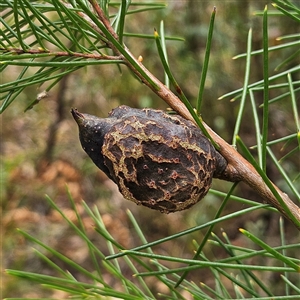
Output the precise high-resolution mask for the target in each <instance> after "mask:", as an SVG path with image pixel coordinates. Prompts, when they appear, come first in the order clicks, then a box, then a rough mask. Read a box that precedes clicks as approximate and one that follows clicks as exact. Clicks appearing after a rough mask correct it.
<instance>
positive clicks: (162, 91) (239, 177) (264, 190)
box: [89, 0, 300, 230]
mask: <svg viewBox="0 0 300 300" xmlns="http://www.w3.org/2000/svg"><path fill="white" fill-rule="evenodd" d="M89 2H90V3H91V4H92V6H93V8H94V10H95V11H96V13H97V15H98V17H99V19H100V20H101V22H102V23H103V24H104V26H105V27H106V28H107V30H108V31H109V32H110V34H111V35H112V36H113V37H114V38H115V39H116V40H118V36H117V34H116V33H115V31H114V30H113V28H112V27H111V25H110V23H109V20H107V18H106V17H105V15H104V13H103V11H102V10H101V8H100V7H99V5H98V4H97V2H96V1H95V0H89ZM111 49H112V50H113V51H114V52H115V53H116V54H117V55H120V53H119V51H115V47H111ZM123 49H124V51H126V53H127V55H128V56H130V58H131V59H133V60H134V62H135V64H136V65H138V66H139V67H140V69H141V70H142V71H143V73H144V74H146V75H147V76H148V78H150V79H151V80H152V83H150V82H149V81H148V80H147V78H145V76H143V75H142V72H141V71H139V70H138V69H137V68H136V67H135V66H134V65H133V64H132V63H131V62H130V61H128V60H127V59H126V58H125V57H124V56H122V59H123V60H124V63H125V64H126V65H127V66H128V68H129V69H131V71H132V72H134V73H135V74H136V75H137V77H139V78H140V80H141V81H142V82H143V83H144V84H145V85H147V86H148V87H149V88H150V89H151V90H152V91H153V92H154V93H156V94H157V95H158V96H159V97H160V98H161V99H162V100H164V101H165V102H166V103H167V104H168V105H169V106H170V107H171V108H172V109H173V110H175V111H176V112H177V113H178V114H179V115H181V116H182V117H184V118H186V119H188V120H191V121H193V122H195V121H194V119H193V117H192V116H191V114H190V113H189V111H188V109H187V108H186V106H185V105H184V104H183V103H182V102H181V100H180V99H179V98H178V97H177V96H176V95H175V94H174V93H173V92H172V91H171V90H169V89H168V88H167V87H166V86H165V85H164V84H163V83H162V82H160V81H159V80H158V79H157V78H156V77H155V76H154V75H153V74H152V73H151V72H150V71H149V70H148V69H147V68H146V67H145V66H144V65H143V64H142V63H141V62H140V61H139V60H138V59H137V58H135V57H134V56H133V54H132V53H131V52H130V51H129V49H128V48H127V47H126V46H124V48H123ZM153 83H154V85H153ZM203 124H204V126H205V128H206V129H207V131H208V133H209V135H210V136H211V137H212V138H213V139H214V140H215V142H216V143H217V144H218V145H219V147H220V149H219V152H220V153H221V154H222V155H223V157H224V158H225V159H226V160H227V162H228V166H227V168H226V170H225V175H224V176H223V177H222V179H225V180H229V181H233V182H236V181H243V182H245V183H246V184H248V185H249V186H250V187H251V188H253V189H254V190H255V191H256V192H257V193H258V194H259V195H260V197H261V198H262V199H263V201H265V202H266V203H268V204H270V205H272V206H274V207H275V208H277V209H278V211H280V212H281V213H282V214H283V215H284V216H285V217H286V218H287V219H289V220H290V221H291V222H293V223H294V225H295V226H296V227H297V228H298V229H299V230H300V225H299V224H300V208H299V207H298V206H297V205H296V204H295V203H294V202H293V201H292V200H291V199H290V198H289V197H288V195H287V194H285V193H283V192H282V191H281V190H280V189H279V188H278V187H277V186H276V185H274V184H273V186H274V187H275V189H276V191H277V192H278V194H279V195H280V197H281V198H282V200H283V201H284V203H285V205H286V206H287V207H288V209H289V210H290V212H291V213H292V215H293V218H294V219H292V218H290V216H289V215H288V214H287V213H286V211H285V209H284V208H283V207H282V206H281V204H280V203H279V201H278V200H277V199H276V197H275V196H274V194H273V193H272V192H271V190H270V189H269V188H268V186H267V185H266V183H265V182H264V180H263V179H262V177H261V176H260V175H259V173H258V172H257V171H256V170H255V168H254V167H253V166H252V165H251V164H250V163H249V162H248V161H247V160H246V159H245V158H244V157H243V156H242V155H241V154H239V153H238V152H237V151H236V150H235V148H233V147H232V146H231V145H230V144H228V143H227V142H226V141H225V140H223V139H222V138H221V137H220V136H219V135H218V134H217V133H215V132H214V131H213V130H212V129H211V128H210V127H209V126H208V125H207V124H205V123H204V122H203Z"/></svg>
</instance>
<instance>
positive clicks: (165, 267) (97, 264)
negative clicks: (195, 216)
mask: <svg viewBox="0 0 300 300" xmlns="http://www.w3.org/2000/svg"><path fill="white" fill-rule="evenodd" d="M239 200H240V201H241V202H243V199H239ZM47 201H48V202H49V204H50V205H51V207H52V208H53V209H55V210H56V211H57V212H59V214H60V215H61V216H62V218H63V219H64V220H65V222H67V223H68V226H70V228H72V230H73V231H74V232H75V233H76V235H78V236H79V237H80V238H81V239H82V240H83V241H84V243H85V247H86V248H87V249H88V251H89V258H90V260H91V263H92V265H91V266H92V267H91V268H89V269H86V268H84V267H82V266H81V265H80V264H79V263H77V262H76V261H75V260H73V259H72V258H68V257H66V256H65V255H63V254H61V253H59V252H58V251H56V250H55V249H53V248H51V247H49V246H47V245H46V244H44V243H43V242H42V241H40V240H38V239H36V238H34V237H33V236H31V235H29V234H28V233H26V232H24V231H22V230H19V232H20V233H21V234H22V235H23V236H24V237H25V238H26V239H28V240H29V241H31V242H33V243H34V244H36V247H37V246H38V247H39V248H40V250H37V249H35V252H36V255H37V256H38V257H39V258H40V259H41V260H43V261H44V262H45V263H46V264H47V265H48V266H49V267H50V268H51V269H53V270H54V271H55V273H56V274H57V275H56V276H49V275H43V274H37V273H31V272H26V271H17V270H7V273H8V274H11V275H14V276H18V277H21V278H23V279H26V280H29V281H30V282H37V283H39V284H42V285H43V286H44V287H46V288H50V289H56V290H60V291H64V292H65V293H67V294H69V295H70V296H73V297H75V298H76V299H77V298H78V299H83V298H87V297H88V298H91V299H106V298H108V299H109V298H110V297H114V298H116V299H157V295H154V294H153V293H152V292H151V290H150V289H149V288H148V285H147V278H149V277H154V278H155V279H156V281H157V282H156V284H161V285H163V286H165V287H166V289H165V291H166V294H165V295H163V294H160V295H158V296H159V297H162V298H165V297H166V298H169V299H185V298H186V296H184V295H185V294H184V293H183V292H184V291H185V292H187V293H188V294H190V295H191V296H193V297H194V298H195V299H215V297H217V298H218V299H241V297H242V294H243V293H245V292H246V293H247V294H248V295H249V297H250V298H251V297H255V298H256V299H279V298H278V297H276V296H275V295H274V293H273V291H272V286H266V285H265V284H264V283H263V281H262V280H261V278H260V277H259V276H257V275H256V272H259V273H258V274H260V272H261V273H264V272H284V274H285V275H284V276H283V275H282V280H283V281H284V282H285V284H286V286H287V287H288V289H289V290H290V292H289V294H290V295H289V296H288V295H287V297H286V298H285V297H284V298H282V296H281V298H280V299H297V297H298V296H299V288H297V287H296V285H295V284H293V283H292V282H291V281H290V280H289V279H288V278H289V277H290V276H293V274H297V273H298V272H299V262H300V260H299V259H296V258H293V257H290V256H288V255H286V253H285V252H286V251H288V250H291V249H299V245H298V244H294V245H293V244H291V245H285V244H284V235H282V239H283V240H282V243H283V245H282V246H278V247H275V248H274V247H270V246H269V245H267V244H266V243H264V242H263V241H261V240H260V239H259V238H257V237H255V236H254V235H253V234H251V233H250V232H248V231H246V230H243V229H241V232H242V233H243V234H245V235H246V236H247V237H248V238H249V239H251V240H252V241H253V242H254V244H256V245H257V246H259V248H261V249H262V250H259V251H257V250H255V248H254V249H251V248H249V247H239V246H235V245H233V244H232V243H231V241H230V239H229V237H228V236H227V235H226V232H225V231H224V232H223V238H221V237H219V236H217V235H216V234H214V233H212V232H211V230H212V228H213V225H214V224H217V223H219V222H222V221H224V220H230V219H232V218H234V217H236V216H237V215H244V214H246V213H247V212H249V211H253V210H257V209H260V208H262V207H266V205H264V204H257V203H254V202H253V203H252V207H250V208H248V209H243V210H240V211H238V212H235V213H232V214H228V215H226V216H223V217H218V216H219V215H220V213H218V214H217V216H216V218H215V219H214V220H213V221H211V222H207V223H206V224H203V225H200V226H196V227H194V228H191V229H188V230H184V231H182V232H180V233H177V234H174V235H171V236H168V237H166V238H163V239H160V240H156V241H154V242H148V241H147V239H146V237H145V235H144V234H143V230H142V228H141V227H140V226H139V224H138V222H137V221H136V219H135V218H134V216H133V215H132V213H131V212H130V211H129V210H128V211H127V214H128V217H129V219H130V221H131V223H132V230H133V231H135V233H136V235H137V236H138V238H139V240H140V243H141V244H142V245H141V246H139V247H136V248H134V249H130V250H126V249H124V247H123V246H122V245H121V244H120V243H119V242H118V241H117V240H115V239H114V237H113V236H112V235H111V234H110V233H109V231H108V230H107V228H106V227H105V225H104V222H103V220H102V217H101V214H100V212H99V210H98V208H97V207H96V206H95V207H94V208H93V209H91V208H89V206H88V205H87V204H86V203H84V202H83V205H84V208H85V212H86V213H87V214H88V215H89V216H90V217H91V219H92V220H93V223H94V224H95V230H96V232H97V233H98V234H99V235H100V236H101V238H102V239H103V242H104V243H105V244H106V250H104V251H105V252H107V251H108V253H110V255H108V256H107V255H105V254H104V252H103V251H101V250H99V249H98V248H97V247H95V244H94V243H93V241H92V240H90V238H89V236H88V234H87V232H86V228H85V227H84V225H83V223H82V219H81V214H80V212H79V211H78V210H77V208H76V205H75V203H74V200H73V199H72V197H71V196H70V201H71V206H72V207H73V209H74V211H75V214H76V216H77V219H76V220H73V221H72V220H71V219H70V218H69V217H68V216H67V215H66V214H65V213H64V212H63V211H62V210H61V209H60V208H59V207H58V206H57V205H56V204H55V202H54V201H53V200H52V199H51V198H49V197H47ZM225 202H226V201H225ZM281 225H282V226H283V220H282V219H281ZM209 226H210V228H209V230H208V231H207V232H208V233H211V238H212V239H211V240H207V239H205V240H204V242H205V243H206V242H207V243H210V244H212V245H214V246H215V247H217V248H220V249H224V250H225V251H226V253H227V255H228V256H227V257H226V258H223V259H219V260H217V261H213V260H210V259H209V258H207V257H206V255H205V253H204V252H202V251H199V249H200V248H202V246H200V245H199V244H198V243H197V241H194V247H195V250H196V249H198V252H199V253H198V257H199V259H197V260H193V259H186V258H180V257H172V256H171V255H159V254H155V250H153V249H152V248H153V247H154V246H157V245H160V244H163V243H166V242H167V241H169V240H176V239H177V238H180V237H182V236H184V235H189V234H191V233H192V232H194V231H199V230H200V229H201V228H207V227H209ZM282 229H283V228H282ZM132 234H133V233H132ZM49 257H52V259H49ZM257 257H260V258H270V259H271V261H274V262H272V266H267V265H264V264H262V265H252V264H251V263H249V261H251V260H253V259H255V258H257ZM120 258H121V260H120ZM54 261H55V262H54ZM170 263H171V265H173V267H171V268H170V267H169V265H170ZM61 264H65V265H66V266H67V270H68V269H72V270H76V271H77V272H78V273H79V274H81V275H80V278H81V279H80V280H78V279H76V278H75V277H74V276H73V275H72V274H71V273H70V272H69V271H66V270H65V269H62V268H61V267H60V265H61ZM124 264H125V265H127V266H128V267H129V269H130V270H131V272H132V275H133V279H131V278H128V277H127V276H126V274H123V272H122V267H121V266H123V268H124ZM176 265H177V267H175V266H176ZM202 268H206V269H207V271H208V272H211V273H212V274H213V277H214V287H209V286H207V285H206V284H200V286H198V285H197V284H195V283H193V282H190V281H188V280H186V279H182V280H181V283H180V284H179V285H178V288H176V287H175V286H176V282H177V281H178V280H180V275H179V274H180V273H182V272H189V271H195V270H200V269H202ZM233 272H234V275H233ZM106 273H109V274H110V277H112V278H114V283H115V284H116V282H119V284H120V286H121V287H122V288H121V291H117V290H116V289H115V287H114V286H112V285H110V283H109V282H111V278H108V277H107V275H105V276H104V274H106ZM78 276H79V275H78ZM223 277H225V278H227V279H228V280H229V281H231V283H232V286H231V287H230V289H231V288H234V290H235V296H231V293H230V291H229V290H228V288H229V287H228V286H225V285H224V283H223V279H222V278H223ZM262 291H263V293H264V294H266V295H267V296H266V297H260V294H261V292H262ZM15 299H23V298H15Z"/></svg>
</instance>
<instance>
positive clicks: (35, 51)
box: [0, 48, 121, 60]
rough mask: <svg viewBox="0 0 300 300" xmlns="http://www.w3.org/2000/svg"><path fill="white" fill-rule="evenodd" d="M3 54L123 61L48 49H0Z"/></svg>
mask: <svg viewBox="0 0 300 300" xmlns="http://www.w3.org/2000/svg"><path fill="white" fill-rule="evenodd" d="M0 51H1V52H2V53H5V52H11V53H14V54H18V55H22V54H32V55H38V54H45V53H46V54H48V55H47V56H49V55H51V56H57V57H62V56H68V57H80V58H88V59H98V60H121V56H113V55H105V54H97V53H79V52H72V51H70V52H64V51H53V52H52V51H50V50H46V49H26V50H24V49H20V48H0Z"/></svg>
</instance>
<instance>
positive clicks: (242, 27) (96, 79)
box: [0, 0, 300, 298]
mask: <svg viewBox="0 0 300 300" xmlns="http://www.w3.org/2000/svg"><path fill="white" fill-rule="evenodd" d="M166 3H167V6H166V8H165V9H163V10H160V11H153V12H145V13H140V14H137V15H133V16H130V15H129V16H127V23H126V28H125V31H127V32H136V33H146V34H153V28H157V29H158V28H159V26H160V21H161V20H164V25H165V31H166V35H171V36H180V37H182V38H184V39H185V41H184V42H182V41H167V50H168V57H169V64H170V67H171V69H172V71H173V73H174V74H175V77H176V79H177V81H178V82H179V84H180V85H181V87H182V89H183V90H184V92H185V93H186V95H187V96H188V98H189V99H190V100H191V101H192V103H193V105H195V101H196V98H197V94H198V86H199V80H200V74H201V69H202V62H203V58H204V52H205V43H206V36H207V32H208V26H209V20H210V16H211V12H212V10H213V6H214V5H215V6H216V7H217V14H216V20H215V28H214V34H213V43H212V51H211V56H210V64H209V71H208V75H207V81H206V86H205V92H204V103H203V107H202V117H203V119H204V120H205V122H207V123H208V124H209V125H210V126H211V127H212V128H213V129H214V130H215V131H216V132H217V133H218V134H219V135H221V136H222V137H223V138H224V139H225V140H227V141H228V142H229V143H230V142H231V139H232V133H233V128H234V124H235V116H236V114H237V110H238V107H239V103H238V102H239V101H236V102H230V101H229V100H228V99H225V100H222V101H218V100H217V99H218V97H220V96H221V95H223V94H225V93H227V92H230V91H232V90H235V89H237V88H241V87H242V86H243V79H244V72H245V60H244V59H238V60H233V59H232V57H233V56H235V55H237V54H239V53H244V52H245V51H246V41H247V34H248V30H249V28H250V27H252V28H253V49H261V47H262V18H261V16H255V15H254V12H255V11H257V10H260V11H261V10H263V9H264V6H265V4H268V3H269V4H270V3H271V1H252V0H243V1H239V0H235V1H220V0H219V1H194V0H190V1H166ZM269 7H270V9H272V8H271V6H270V5H269ZM296 26H297V27H298V28H296ZM299 29H300V28H299V25H297V23H296V22H293V21H292V20H290V19H288V18H284V17H270V26H269V44H270V45H276V44H277V43H279V42H278V41H277V40H276V38H277V37H278V36H282V35H285V34H288V33H293V32H297V31H298V32H299ZM125 43H126V45H127V46H128V47H129V49H131V51H132V52H133V54H134V55H135V56H139V55H141V56H142V57H143V63H144V65H145V66H146V67H147V68H148V69H150V70H151V71H152V72H153V74H154V75H155V76H157V77H158V78H159V79H161V80H164V74H163V68H162V66H161V63H160V60H159V57H158V54H157V51H156V46H155V41H154V40H152V39H148V40H145V39H137V38H125ZM288 51H290V49H287V50H281V51H276V53H274V54H272V53H270V70H272V71H273V70H274V68H275V67H276V66H277V65H278V63H280V62H281V61H283V60H284V58H286V57H287V56H288V55H289V53H288ZM16 68H17V67H16ZM10 70H11V73H5V74H2V75H1V80H3V81H4V82H5V81H7V80H9V79H10V78H11V77H13V76H14V75H15V74H14V71H13V68H11V69H10ZM121 71H122V72H120V70H119V69H118V68H117V67H115V66H110V65H103V66H100V67H91V66H90V67H87V68H83V69H81V70H79V71H77V72H75V73H73V74H71V75H68V76H66V77H65V78H64V80H62V81H61V82H60V83H59V84H58V85H57V86H56V88H55V89H53V90H52V91H51V92H50V96H49V97H48V98H46V99H44V100H42V101H41V102H40V103H39V104H38V105H36V106H35V107H34V108H33V109H32V110H29V111H27V112H26V113H24V109H25V108H26V107H27V106H28V105H29V103H30V102H32V101H33V100H34V99H35V97H36V95H37V93H39V92H41V91H43V86H36V87H32V88H28V89H27V90H26V91H25V92H24V93H23V94H21V95H20V96H19V98H18V100H17V101H16V102H15V103H13V104H12V105H11V106H10V107H9V108H8V109H7V111H5V112H4V114H3V115H2V116H1V124H2V125H1V132H0V134H1V145H0V151H1V152H0V153H1V160H2V167H1V185H2V187H3V188H2V192H1V197H2V203H1V209H2V232H3V235H2V243H3V244H2V251H3V253H2V256H3V259H2V262H3V269H5V268H10V269H12V268H15V269H22V270H28V271H32V272H38V273H44V274H51V272H52V270H50V269H49V268H48V266H46V265H45V264H44V263H43V262H41V261H39V259H38V258H37V257H36V256H35V254H34V253H33V251H32V248H31V246H32V245H31V244H30V243H28V242H27V241H26V240H24V238H23V237H22V236H20V235H19V234H18V233H17V232H16V228H22V229H23V230H26V231H28V232H30V233H31V234H33V235H34V236H35V237H37V238H39V239H42V240H43V241H44V242H45V243H48V244H49V245H50V246H51V247H53V248H55V249H57V250H58V251H61V252H62V253H65V254H66V255H68V256H71V257H74V259H76V260H77V261H79V262H81V263H82V264H83V265H85V266H88V264H89V263H90V262H89V259H88V257H87V254H88V253H87V252H86V251H85V250H84V248H82V244H83V242H82V241H81V240H80V239H79V238H78V237H77V236H75V235H74V233H72V232H71V231H70V229H69V228H68V227H67V226H66V224H65V223H64V222H63V221H62V220H61V218H60V216H59V215H58V214H57V213H55V212H54V211H52V210H51V209H50V207H49V206H48V204H47V202H46V201H45V197H44V195H45V194H47V195H49V196H50V197H51V198H52V199H54V200H55V202H56V203H57V204H58V205H59V206H60V207H62V208H63V209H64V211H65V212H66V213H69V214H70V216H71V217H72V214H74V213H73V211H72V210H71V209H70V205H69V202H68V197H67V193H66V185H67V186H68V188H69V189H70V191H71V194H72V195H73V197H74V199H75V200H76V202H77V204H78V207H79V209H80V207H81V203H80V201H81V199H84V200H85V201H86V202H87V203H89V204H90V205H91V206H92V205H94V204H96V205H97V206H98V207H99V210H100V211H101V213H102V215H103V217H104V221H105V224H106V226H107V227H108V229H109V230H110V232H111V234H112V235H113V236H114V237H115V238H116V239H118V240H119V241H120V243H121V244H123V245H124V246H125V247H127V248H130V247H133V246H136V245H137V242H136V240H135V236H134V235H133V234H132V232H131V228H130V226H131V225H130V222H129V221H128V218H127V215H126V212H125V210H126V209H130V210H131V211H132V212H133V214H134V215H135V217H136V219H137V220H138V221H139V224H140V226H141V228H142V229H143V230H144V233H145V235H146V236H147V238H148V240H149V241H152V240H155V239H158V238H162V237H164V236H167V235H169V234H172V233H175V232H178V231H182V230H184V229H186V228H190V227H192V226H195V225H197V224H201V223H203V222H205V221H207V220H210V219H211V218H213V216H214V214H215V212H216V210H217V209H218V207H219V205H220V203H221V201H222V197H217V196H215V195H213V194H208V195H207V196H206V197H205V199H203V200H202V201H201V203H199V204H197V205H196V206H194V207H193V208H192V209H190V210H188V211H183V212H178V213H176V214H171V215H162V214H160V213H158V212H156V211H151V210H149V209H147V208H144V207H137V206H135V204H133V203H131V202H129V201H126V200H124V199H123V198H122V196H121V195H120V194H119V192H118V190H117V188H116V186H115V185H114V184H113V183H112V182H111V181H109V180H108V179H107V177H106V176H105V175H104V174H103V173H102V172H101V171H100V170H98V169H97V168H96V166H95V165H94V164H93V163H92V162H91V161H90V159H89V158H88V157H87V155H86V154H85V152H84V151H83V150H82V148H81V146H80V143H79V139H78V130H77V125H76V123H75V122H74V121H73V119H72V117H71V114H70V109H71V107H76V108H78V110H79V111H81V112H86V113H91V114H95V115H98V116H101V117H105V116H107V114H108V112H109V111H110V110H111V109H112V108H115V107H116V106H118V105H120V104H126V105H129V106H132V107H138V108H142V107H152V108H160V109H166V104H165V103H164V102H163V101H162V100H161V99H159V98H158V97H157V96H155V95H154V94H153V93H152V92H151V91H150V90H149V89H148V88H147V87H146V86H144V85H142V84H141V83H140V82H138V81H137V80H136V79H135V78H134V76H133V75H132V74H131V73H130V72H129V71H128V70H127V69H126V68H125V67H122V68H121ZM262 77H263V68H262V57H261V56H254V57H253V58H252V64H251V77H250V82H255V81H258V80H261V79H262ZM299 79H300V78H299ZM270 93H271V96H272V93H273V91H272V90H271V92H270ZM274 96H275V94H274ZM262 97H263V94H262V92H257V94H256V100H257V105H259V104H261V103H262V102H263V98H262ZM193 101H194V102H193ZM270 109H271V115H270V136H272V139H275V138H279V137H281V136H285V135H288V134H290V131H291V128H292V126H293V116H292V115H291V111H290V110H288V109H286V104H285V101H280V102H277V103H276V104H274V105H272V106H271V107H270ZM244 116H245V119H244V121H243V122H242V128H241V132H240V135H241V136H242V138H243V140H244V141H245V143H246V144H247V145H248V146H251V145H253V144H254V143H255V141H256V139H255V131H254V130H255V128H254V126H253V121H252V115H251V114H250V103H249V112H248V111H247V109H246V111H245V115H244ZM277 148H278V149H273V151H275V152H276V153H277V154H278V156H279V157H281V156H283V155H284V154H285V151H286V152H288V151H289V148H288V147H287V148H285V149H284V151H283V152H280V151H281V149H280V148H279V146H278V147H277ZM286 164H289V165H288V166H287V167H288V168H290V169H291V170H292V172H297V169H298V170H299V161H297V158H295V157H291V159H290V160H287V161H286ZM272 171H273V172H272ZM269 176H270V178H271V180H273V181H274V182H275V183H277V184H279V185H280V180H277V178H278V174H277V171H276V169H274V168H273V169H272V166H271V165H270V166H269ZM214 186H215V187H217V189H218V190H222V191H224V192H227V191H228V188H229V186H230V184H228V183H226V182H222V181H219V180H216V181H215V182H214ZM236 194H237V195H239V196H241V197H244V198H248V199H253V200H258V201H259V199H257V195H256V194H255V192H254V191H252V190H251V189H250V188H248V187H247V186H245V185H242V184H241V185H240V186H239V187H238V191H237V192H236ZM241 208H242V205H241V204H239V203H238V202H230V205H228V206H227V208H226V212H230V211H235V210H239V209H241ZM81 211H82V208H81ZM278 218H279V215H278V214H273V213H270V212H268V211H255V212H254V213H252V214H251V216H249V218H248V219H244V218H243V219H236V221H235V222H227V223H223V224H222V227H223V228H224V229H225V231H226V232H227V234H228V235H229V237H230V239H231V240H232V243H235V244H236V245H239V244H241V243H246V241H245V240H244V239H242V238H240V234H239V232H238V228H239V227H243V228H248V229H251V230H252V231H254V232H256V234H258V236H262V237H264V240H265V241H266V242H268V243H270V244H272V243H273V244H274V245H275V244H278ZM83 220H84V222H85V223H86V225H87V228H90V232H89V234H90V235H91V236H93V235H95V233H94V231H93V229H92V225H93V224H92V223H91V220H89V218H88V217H86V218H85V216H84V215H83ZM286 225H287V232H286V235H287V236H286V238H287V241H288V242H291V243H292V242H295V241H296V240H297V239H298V237H297V235H295V229H294V228H293V227H292V225H290V224H288V223H287V224H286ZM220 230H221V228H216V229H215V232H216V233H220ZM194 238H195V239H196V240H197V241H201V238H202V233H201V232H197V233H194ZM95 243H97V236H96V235H95ZM99 247H101V243H100V241H99ZM192 250H193V246H192V244H191V242H190V237H189V240H187V238H186V237H183V238H181V239H178V240H176V241H172V242H170V243H165V244H163V245H161V246H159V249H158V251H159V252H162V253H169V254H170V255H172V256H180V257H191V256H192ZM205 251H206V253H207V256H208V257H213V256H216V257H219V256H221V255H224V253H220V252H218V251H215V250H214V249H205ZM189 276H190V279H192V280H194V281H195V282H197V283H198V282H199V281H202V282H205V283H207V284H209V283H210V282H211V280H212V279H211V278H210V277H209V276H207V274H206V272H205V271H201V272H200V271H197V272H195V273H191V274H190V275H189ZM268 276H269V278H268V280H269V281H270V282H271V283H272V284H274V290H276V289H278V291H280V289H282V287H281V286H277V285H276V282H277V280H278V278H277V274H269V275H268ZM278 276H279V275H278ZM3 279H4V280H3V282H2V285H3V290H2V293H3V297H18V296H22V297H25V296H26V297H32V298H34V297H41V296H51V297H57V298H59V297H63V296H64V295H63V294H59V292H56V293H53V291H49V290H46V289H42V288H41V287H38V286H36V287H35V288H32V286H30V285H28V283H27V282H24V281H22V280H20V279H18V278H14V277H9V276H6V275H4V278H3ZM149 286H150V287H151V288H152V289H154V290H157V291H160V292H161V290H160V288H161V287H159V286H156V285H155V282H151V281H149ZM116 288H117V287H116ZM274 293H275V291H274Z"/></svg>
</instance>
